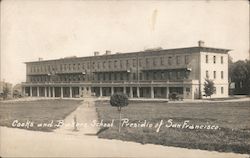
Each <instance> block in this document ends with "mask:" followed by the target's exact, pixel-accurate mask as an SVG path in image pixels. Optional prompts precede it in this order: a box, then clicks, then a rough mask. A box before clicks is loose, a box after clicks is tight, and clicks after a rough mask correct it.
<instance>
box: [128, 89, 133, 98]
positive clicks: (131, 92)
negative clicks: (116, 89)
mask: <svg viewBox="0 0 250 158" xmlns="http://www.w3.org/2000/svg"><path fill="white" fill-rule="evenodd" d="M129 90H130V98H133V87H130V88H129Z"/></svg>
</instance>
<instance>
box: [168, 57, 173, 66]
mask: <svg viewBox="0 0 250 158" xmlns="http://www.w3.org/2000/svg"><path fill="white" fill-rule="evenodd" d="M168 65H172V57H168Z"/></svg>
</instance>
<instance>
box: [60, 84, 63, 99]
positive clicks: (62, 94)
mask: <svg viewBox="0 0 250 158" xmlns="http://www.w3.org/2000/svg"><path fill="white" fill-rule="evenodd" d="M60 92H61V98H63V87H61V91H60Z"/></svg>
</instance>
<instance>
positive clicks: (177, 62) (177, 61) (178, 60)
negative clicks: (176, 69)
mask: <svg viewBox="0 0 250 158" xmlns="http://www.w3.org/2000/svg"><path fill="white" fill-rule="evenodd" d="M176 64H177V65H179V64H180V56H176Z"/></svg>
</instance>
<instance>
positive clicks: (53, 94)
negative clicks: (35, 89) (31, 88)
mask: <svg viewBox="0 0 250 158" xmlns="http://www.w3.org/2000/svg"><path fill="white" fill-rule="evenodd" d="M52 97H53V98H54V97H55V87H52Z"/></svg>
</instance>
